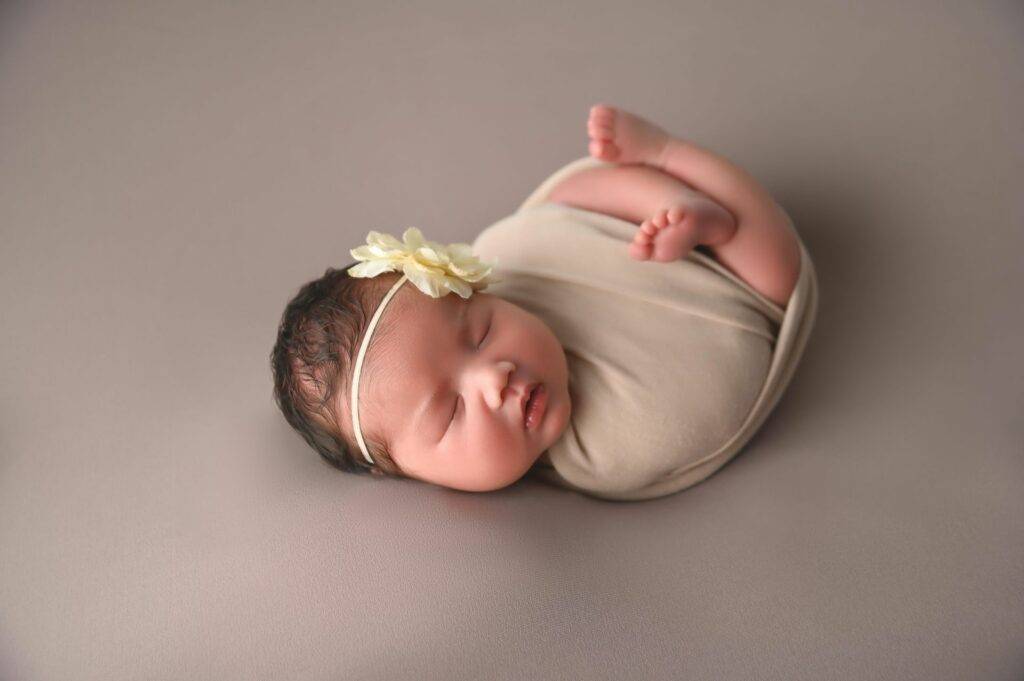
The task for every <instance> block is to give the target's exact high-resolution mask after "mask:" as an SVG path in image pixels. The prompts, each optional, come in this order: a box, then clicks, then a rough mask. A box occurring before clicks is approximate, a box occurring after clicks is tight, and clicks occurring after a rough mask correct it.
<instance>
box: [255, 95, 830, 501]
mask: <svg viewBox="0 0 1024 681" xmlns="http://www.w3.org/2000/svg"><path fill="white" fill-rule="evenodd" d="M587 132H588V135H589V137H590V147H589V151H590V156H588V157H584V158H580V159H577V160H575V161H573V162H571V163H569V164H568V165H566V166H564V167H562V168H560V169H558V170H557V171H556V172H555V173H554V174H552V175H551V176H550V177H548V178H547V179H545V180H544V181H543V182H542V183H541V184H540V185H539V186H538V187H537V189H536V190H534V192H533V193H532V194H531V195H530V196H529V197H528V198H527V199H526V200H525V201H524V202H523V203H522V205H521V206H519V208H518V209H517V210H516V212H515V213H513V214H512V215H509V216H508V217H506V218H503V219H502V220H499V221H498V222H496V223H494V224H493V225H491V226H490V227H488V228H487V229H485V230H484V231H483V232H481V233H480V235H479V236H477V238H476V240H475V241H474V243H473V244H472V246H470V245H469V244H449V245H448V246H443V245H441V244H439V243H436V242H433V241H428V240H426V239H424V237H423V234H422V233H421V232H420V231H419V230H418V229H416V228H414V227H411V228H409V229H407V230H405V232H404V234H403V235H402V240H401V241H399V240H398V239H397V238H395V237H393V236H391V235H388V234H381V233H379V232H375V231H371V232H370V233H369V235H368V236H367V243H366V244H365V245H363V246H359V247H358V248H354V249H352V250H351V254H352V257H354V258H356V260H357V262H355V263H352V264H351V265H349V266H347V267H345V268H344V269H340V270H338V269H334V268H329V269H328V270H327V271H326V273H325V274H324V275H323V276H322V277H320V278H319V279H316V280H314V281H312V282H309V283H308V284H306V285H305V286H303V287H302V288H301V289H300V290H299V292H298V293H297V294H296V296H295V297H294V298H293V299H292V300H291V301H290V302H289V303H288V305H287V307H286V309H285V311H284V314H283V316H282V319H281V324H280V326H279V328H278V335H277V341H276V343H275V346H274V349H273V352H272V354H271V366H272V370H273V374H274V397H275V400H276V402H277V404H278V406H279V407H280V409H281V411H282V412H283V414H284V416H285V418H286V420H287V421H288V423H290V424H291V425H292V427H294V428H295V429H296V430H297V431H298V432H299V433H300V434H301V435H302V436H303V438H304V439H305V440H306V441H307V442H308V443H309V444H310V445H311V446H312V447H313V448H314V449H315V450H316V451H317V452H318V453H319V454H320V455H321V456H323V457H324V458H325V459H326V460H327V461H328V462H329V463H331V464H332V465H334V466H336V467H337V468H340V469H341V470H344V471H348V472H368V473H370V474H372V475H378V476H391V477H406V478H413V479H416V480H420V481H423V482H427V483H432V484H435V485H440V486H443V487H449V488H452V489H457V490H464V491H473V492H483V491H491V490H497V489H500V488H503V487H506V486H508V485H510V484H512V483H514V482H515V481H517V480H519V479H520V478H522V477H523V476H525V475H530V476H533V477H536V478H538V479H540V480H543V481H545V482H549V483H552V484H555V485H559V486H561V487H565V488H568V489H573V490H576V491H579V492H582V493H585V494H589V495H592V496H595V497H599V498H604V499H614V500H639V499H650V498H654V497H659V496H664V495H666V494H671V493H674V492H677V491H679V490H682V489H685V488H686V487H689V486H691V485H694V484H696V483H698V482H700V481H702V480H704V479H705V478H707V477H708V476H709V475H711V474H712V473H714V472H715V471H716V470H718V469H719V468H721V467H722V466H723V465H725V464H726V463H727V462H728V461H729V460H730V459H731V458H732V457H733V456H735V454H736V453H737V452H739V451H740V450H741V449H742V447H743V446H744V444H746V443H747V441H749V440H750V438H751V437H752V436H753V434H754V433H755V432H756V431H757V429H758V428H759V427H760V426H761V424H763V423H764V421H765V419H766V418H767V416H768V414H769V413H770V412H771V410H772V409H773V408H774V407H775V405H776V403H777V402H778V400H779V398H780V396H781V395H782V392H783V391H784V390H785V388H786V386H787V385H788V383H789V381H790V379H791V378H792V375H793V372H794V370H795V368H796V365H797V363H798V362H799V360H800V357H801V355H802V354H803V350H804V347H805V345H806V342H807V338H808V335H809V333H810V331H811V327H812V326H813V323H814V318H815V315H816V311H817V298H818V287H817V280H816V276H815V272H814V267H813V264H812V263H811V260H810V256H809V254H808V252H807V250H806V248H805V246H804V244H803V242H802V241H801V239H800V237H799V235H798V234H797V232H796V230H795V229H794V227H793V224H792V222H791V220H790V219H789V216H788V215H787V214H786V212H785V211H784V210H783V209H782V208H781V207H780V206H779V205H778V204H777V203H776V202H775V201H774V200H773V199H772V197H771V196H770V195H769V193H768V192H767V191H766V190H765V189H764V187H762V186H761V185H760V184H759V183H758V182H757V181H756V180H755V179H754V178H753V177H751V176H750V175H749V174H748V173H746V172H745V171H743V170H742V169H740V168H738V167H736V166H735V165H733V164H732V163H730V162H729V161H727V160H726V159H724V158H722V157H720V156H717V155H715V154H713V153H711V152H710V151H707V150H705V149H702V148H700V147H698V146H697V145H695V144H693V143H691V142H688V141H684V140H682V139H678V138H675V137H672V136H671V135H669V134H668V133H667V132H666V131H665V130H663V129H662V128H660V127H658V126H657V125H654V124H653V123H651V122H649V121H646V120H644V119H643V118H641V117H639V116H637V115H635V114H632V113H629V112H627V111H624V110H622V109H618V108H614V107H610V106H604V105H597V106H594V107H592V108H591V110H590V116H589V120H588V121H587Z"/></svg>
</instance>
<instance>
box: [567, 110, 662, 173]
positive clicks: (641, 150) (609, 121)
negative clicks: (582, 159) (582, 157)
mask: <svg viewBox="0 0 1024 681" xmlns="http://www.w3.org/2000/svg"><path fill="white" fill-rule="evenodd" d="M587 134H588V135H590V155H591V156H593V157H594V158H597V159H600V160H602V161H609V162H614V163H645V164H648V165H656V163H657V161H658V159H659V158H660V156H661V152H662V151H663V150H664V149H665V145H666V144H667V143H668V141H669V140H670V139H671V135H669V134H668V133H667V132H665V131H664V130H662V129H661V128H659V127H658V126H656V125H655V124H654V123H651V122H650V121H648V120H647V119H645V118H641V117H640V116H637V115H635V114H631V113H629V112H628V111H623V110H622V109H617V108H615V107H612V106H606V105H604V104H597V105H595V106H592V107H590V119H589V120H588V121H587Z"/></svg>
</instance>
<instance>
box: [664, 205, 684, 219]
mask: <svg viewBox="0 0 1024 681" xmlns="http://www.w3.org/2000/svg"><path fill="white" fill-rule="evenodd" d="M684 215H686V211H685V210H684V209H683V207H682V206H676V207H675V208H673V209H672V210H670V211H669V212H668V220H669V222H672V223H675V222H679V221H680V220H682V219H683V216H684Z"/></svg>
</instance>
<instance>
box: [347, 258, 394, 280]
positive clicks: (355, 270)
mask: <svg viewBox="0 0 1024 681" xmlns="http://www.w3.org/2000/svg"><path fill="white" fill-rule="evenodd" d="M396 269H397V268H396V267H395V263H393V262H391V261H389V260H367V261H366V262H361V263H359V264H358V265H353V266H352V267H350V268H348V276H350V277H357V278H363V277H376V276H377V275H378V274H383V273H384V272H394V271H395V270H396Z"/></svg>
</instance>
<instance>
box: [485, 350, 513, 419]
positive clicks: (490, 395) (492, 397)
mask: <svg viewBox="0 0 1024 681" xmlns="http://www.w3.org/2000/svg"><path fill="white" fill-rule="evenodd" d="M515 370H516V365H515V364H513V363H512V362H509V361H505V360H502V361H500V362H496V363H495V364H494V369H492V370H491V374H492V375H491V376H490V377H489V380H490V381H491V385H490V386H489V389H488V391H487V399H488V406H490V407H491V409H501V405H502V404H504V403H505V400H506V399H507V398H508V394H507V391H506V388H508V384H509V380H508V377H509V375H510V374H511V373H512V372H513V371H515Z"/></svg>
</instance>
